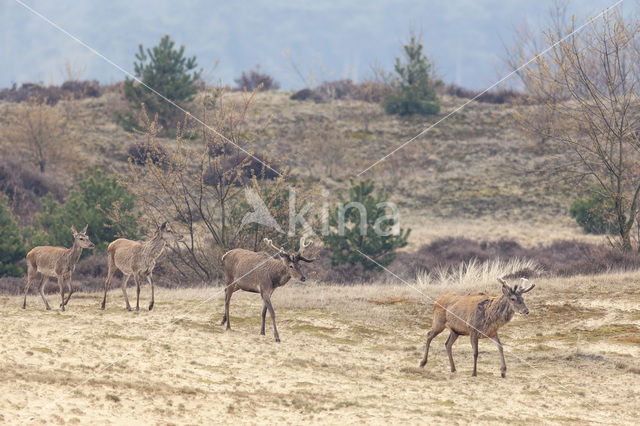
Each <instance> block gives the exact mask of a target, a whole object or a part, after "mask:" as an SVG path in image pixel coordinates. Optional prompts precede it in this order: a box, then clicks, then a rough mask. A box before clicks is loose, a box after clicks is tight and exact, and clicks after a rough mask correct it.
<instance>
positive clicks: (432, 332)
mask: <svg viewBox="0 0 640 426" xmlns="http://www.w3.org/2000/svg"><path fill="white" fill-rule="evenodd" d="M442 330H444V326H440V325H439V324H437V325H436V324H434V326H433V327H432V328H431V330H429V332H428V333H427V344H426V347H425V350H424V358H422V361H420V367H424V366H425V365H426V364H427V359H428V358H429V346H431V341H432V340H433V338H434V337H436V336H437V335H438V334H440V333H442Z"/></svg>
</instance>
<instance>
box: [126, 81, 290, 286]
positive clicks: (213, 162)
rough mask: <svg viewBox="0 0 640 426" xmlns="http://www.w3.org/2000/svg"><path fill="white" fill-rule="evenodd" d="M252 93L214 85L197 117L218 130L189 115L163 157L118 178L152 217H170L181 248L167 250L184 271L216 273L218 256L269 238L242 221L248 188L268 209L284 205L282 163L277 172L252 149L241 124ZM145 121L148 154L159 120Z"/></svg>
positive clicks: (198, 274)
mask: <svg viewBox="0 0 640 426" xmlns="http://www.w3.org/2000/svg"><path fill="white" fill-rule="evenodd" d="M254 94H255V92H253V93H247V94H245V93H237V94H235V96H227V95H226V93H225V92H224V91H223V90H222V89H217V88H215V87H214V88H213V89H212V92H211V94H209V95H206V96H203V97H201V99H200V111H199V112H200V114H199V115H200V117H199V119H200V120H201V122H204V123H207V124H208V125H209V126H210V127H211V128H213V129H216V131H212V130H211V129H210V128H209V127H207V126H204V125H202V124H201V122H195V121H194V120H190V119H189V117H187V118H186V119H185V121H184V122H183V124H182V126H181V128H179V131H178V136H177V139H176V144H175V145H174V146H173V147H167V148H166V149H165V150H166V153H167V154H166V158H165V159H164V160H163V161H152V158H149V159H148V160H147V161H146V162H145V163H144V164H143V165H139V164H135V163H134V162H130V170H129V173H128V174H127V175H126V176H123V179H124V180H125V181H127V183H128V184H129V187H130V188H131V189H132V191H133V192H134V193H135V195H136V196H137V198H138V201H139V202H141V204H142V206H144V209H145V215H146V217H147V218H148V219H150V221H151V222H155V223H160V222H162V221H163V220H165V218H167V219H173V220H174V224H175V227H176V229H177V230H179V232H181V233H182V234H183V235H184V236H185V238H184V241H183V244H182V245H181V246H180V249H177V248H175V247H168V250H169V260H170V262H171V263H172V264H173V265H174V266H175V267H176V269H177V270H178V271H179V272H181V273H182V274H183V275H185V276H189V275H190V276H194V275H195V276H196V277H197V278H199V279H201V280H203V281H209V280H211V279H213V278H215V277H216V276H217V275H219V273H220V271H221V266H222V265H221V260H220V259H221V257H222V254H223V253H225V252H226V251H228V250H230V249H233V248H236V247H248V248H254V247H257V244H258V243H259V241H260V239H258V238H262V237H264V236H269V235H271V234H269V233H268V231H266V230H264V229H256V227H255V226H244V224H243V223H242V219H243V217H244V215H245V213H247V212H248V211H251V210H250V208H249V206H247V205H246V201H245V189H246V188H250V189H251V190H252V191H254V192H255V193H256V194H259V195H260V197H261V199H262V201H264V203H265V205H266V207H267V208H269V209H270V210H271V211H273V209H276V208H278V206H281V208H286V206H284V205H283V203H282V194H283V187H284V177H285V176H286V170H285V169H281V168H280V169H279V170H278V172H279V173H280V174H281V176H278V174H277V173H276V172H274V171H273V169H272V168H271V166H270V165H269V163H268V159H267V158H266V157H265V156H261V155H258V154H255V153H253V152H252V151H251V144H252V142H253V141H254V140H255V138H256V135H255V134H254V133H252V132H250V131H249V130H247V125H246V121H247V119H248V118H247V112H248V110H249V108H250V107H251V105H252V103H253V95H254ZM145 122H146V123H147V133H148V134H149V135H150V137H149V138H148V140H147V142H146V143H147V145H148V146H149V148H150V149H151V151H153V147H154V146H155V145H156V144H157V143H158V142H157V140H156V138H155V135H156V134H157V131H158V127H157V122H156V121H152V120H150V119H149V118H145ZM222 135H224V136H222ZM238 146H242V147H243V149H242V150H241V149H239V148H238Z"/></svg>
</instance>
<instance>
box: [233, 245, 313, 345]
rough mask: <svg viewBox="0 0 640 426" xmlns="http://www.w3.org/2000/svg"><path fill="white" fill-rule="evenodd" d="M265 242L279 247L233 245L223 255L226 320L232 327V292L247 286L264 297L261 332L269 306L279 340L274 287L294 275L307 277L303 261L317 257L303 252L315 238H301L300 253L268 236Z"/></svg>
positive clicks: (303, 278) (261, 331)
mask: <svg viewBox="0 0 640 426" xmlns="http://www.w3.org/2000/svg"><path fill="white" fill-rule="evenodd" d="M264 241H265V243H267V244H268V245H269V246H271V247H272V248H273V249H274V250H276V252H277V253H276V254H275V255H270V254H268V253H266V252H263V251H261V252H258V253H256V252H254V251H249V250H244V249H233V250H231V251H228V252H227V253H225V254H224V256H222V269H223V271H224V277H225V283H226V287H225V302H224V315H223V316H222V323H221V324H220V325H224V323H225V322H226V323H227V330H230V329H231V322H230V319H229V302H230V301H231V295H232V294H233V293H234V292H236V291H238V290H244V291H248V292H251V293H260V296H261V297H262V328H261V329H260V334H262V335H264V322H265V318H266V316H267V309H268V310H269V313H270V314H271V320H272V321H273V334H274V336H275V338H276V342H279V341H280V336H279V335H278V329H277V327H276V314H275V312H274V310H273V306H271V294H272V293H273V291H274V290H275V289H276V288H278V287H282V286H283V285H285V284H286V283H287V282H289V280H290V279H291V277H292V276H293V277H295V278H297V279H299V280H300V281H303V282H304V281H306V278H305V276H304V274H303V273H302V270H301V269H300V265H299V263H298V262H299V261H303V262H313V261H314V260H315V259H308V258H306V257H305V256H304V255H303V254H302V252H303V250H304V249H306V248H307V247H309V246H310V245H311V244H313V242H312V241H309V242H308V243H306V242H305V238H304V237H302V238H300V249H299V251H298V252H297V253H287V252H286V251H285V250H284V249H283V248H282V247H280V248H278V247H276V246H274V245H273V243H272V242H271V240H269V239H267V238H265V239H264Z"/></svg>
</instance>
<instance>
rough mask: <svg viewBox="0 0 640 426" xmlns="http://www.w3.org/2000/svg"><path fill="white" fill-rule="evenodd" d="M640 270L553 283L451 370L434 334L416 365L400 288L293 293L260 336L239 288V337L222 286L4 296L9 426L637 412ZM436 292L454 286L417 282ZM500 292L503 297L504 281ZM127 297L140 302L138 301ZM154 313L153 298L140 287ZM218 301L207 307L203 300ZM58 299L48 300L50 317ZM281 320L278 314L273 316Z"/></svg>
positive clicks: (414, 325)
mask: <svg viewBox="0 0 640 426" xmlns="http://www.w3.org/2000/svg"><path fill="white" fill-rule="evenodd" d="M639 281H640V274H615V275H608V276H598V277H586V278H573V279H568V280H559V279H558V280H543V281H540V282H538V286H537V287H536V289H534V291H532V292H531V293H529V294H527V297H526V301H527V303H528V305H529V308H530V309H531V311H532V313H531V315H529V316H527V317H524V316H517V315H516V316H515V318H514V320H513V321H512V322H511V323H509V324H507V325H506V326H505V327H504V328H503V329H502V331H501V339H502V342H503V344H504V346H505V354H506V357H507V365H508V371H507V378H506V379H501V378H500V373H499V368H500V363H499V357H498V353H497V351H496V349H495V347H494V345H493V344H492V343H490V342H488V341H486V340H483V341H481V343H480V358H479V375H478V377H475V378H472V377H471V376H470V373H471V368H472V356H471V350H470V345H469V341H468V338H464V337H461V338H460V339H459V340H458V342H457V343H456V345H455V346H454V357H455V360H456V363H457V367H458V373H456V374H451V373H450V372H449V366H448V360H447V357H446V352H445V349H444V341H445V340H446V335H447V334H446V333H443V334H441V335H440V336H438V337H437V338H436V339H435V340H434V342H433V344H432V349H431V353H430V360H429V363H428V364H427V366H426V368H425V369H421V368H418V363H419V362H420V359H421V356H422V353H423V344H424V339H425V334H426V331H427V329H428V328H429V325H430V322H431V320H430V312H431V305H432V304H431V302H429V300H428V298H427V297H425V296H424V295H421V294H419V293H418V292H417V291H415V290H413V289H410V288H408V287H406V286H404V285H398V286H392V285H389V286H372V285H369V286H353V287H348V288H337V287H330V286H316V285H313V284H311V285H305V286H302V285H295V284H290V285H288V286H286V287H284V288H282V289H279V290H277V291H276V293H275V295H274V297H273V302H274V306H275V309H276V313H277V316H278V326H279V331H280V336H281V338H282V343H275V342H274V339H273V334H272V329H271V327H270V323H269V322H268V323H267V324H268V326H267V335H266V336H260V335H259V328H260V322H259V316H260V309H261V303H260V300H259V296H257V295H254V294H247V293H244V294H240V293H236V295H234V298H233V300H232V305H231V325H232V327H233V330H232V331H231V332H225V331H224V328H223V327H221V326H220V325H219V322H220V319H221V316H222V307H223V302H222V297H221V293H220V289H196V290H180V291H169V290H160V291H158V292H157V296H156V307H155V308H154V310H153V311H151V312H149V311H147V310H141V311H140V312H126V311H124V309H123V300H122V295H121V293H120V292H119V290H118V291H112V292H111V293H110V294H109V300H108V306H107V310H106V311H104V312H103V311H101V310H100V309H99V302H100V299H101V297H100V295H97V294H74V296H73V298H72V299H71V302H70V303H69V306H68V310H67V311H66V312H60V311H59V310H58V309H54V310H52V311H48V312H47V311H45V310H44V309H43V304H42V301H41V300H40V299H39V296H38V298H36V297H35V296H30V297H29V299H28V306H27V309H26V310H22V309H20V306H21V300H20V298H17V297H2V298H0V312H1V313H2V315H1V318H0V321H1V323H0V328H1V329H2V333H3V335H2V339H1V340H0V362H1V363H2V367H1V368H0V423H4V424H40V423H52V424H124V423H127V424H219V423H236V424H238V423H242V424H245V423H247V424H257V423H261V424H264V423H265V422H268V423H289V424H301V423H326V424H345V423H368V424H380V423H394V424H395V423H406V424H425V423H427V422H433V423H441V424H468V423H469V422H473V423H475V424H483V423H484V424H489V423H491V424H494V423H506V422H517V423H531V424H534V423H536V424H537V423H540V422H542V423H553V424H556V423H568V424H569V423H575V424H577V423H583V422H591V423H605V424H632V423H635V422H637V415H638V413H640V362H639V361H640V285H638V282H639ZM419 290H420V291H422V292H424V293H425V294H426V295H428V296H429V297H437V296H438V295H440V294H442V293H443V292H445V291H446V290H447V289H446V288H443V287H438V286H430V287H425V286H423V287H421V288H420V289H419ZM496 290H497V286H496ZM132 293H133V292H132V291H131V290H130V297H131V296H132ZM142 295H143V301H144V302H143V305H144V306H146V305H147V303H148V299H147V298H148V288H143V292H142ZM207 299H210V300H207ZM55 300H57V299H55V298H54V296H53V295H50V296H49V301H50V303H51V305H52V307H53V306H56V305H57V303H55V304H54V303H52V302H54V301H55ZM267 319H269V317H267Z"/></svg>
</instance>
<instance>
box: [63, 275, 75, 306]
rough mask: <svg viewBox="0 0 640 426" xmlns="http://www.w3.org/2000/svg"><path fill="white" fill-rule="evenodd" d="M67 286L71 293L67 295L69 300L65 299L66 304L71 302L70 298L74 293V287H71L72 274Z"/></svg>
mask: <svg viewBox="0 0 640 426" xmlns="http://www.w3.org/2000/svg"><path fill="white" fill-rule="evenodd" d="M67 288H68V289H69V295H68V296H67V300H65V301H64V304H65V305H66V304H67V303H69V299H71V295H72V294H73V287H71V275H69V278H67Z"/></svg>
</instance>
